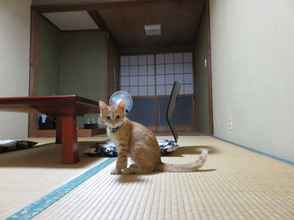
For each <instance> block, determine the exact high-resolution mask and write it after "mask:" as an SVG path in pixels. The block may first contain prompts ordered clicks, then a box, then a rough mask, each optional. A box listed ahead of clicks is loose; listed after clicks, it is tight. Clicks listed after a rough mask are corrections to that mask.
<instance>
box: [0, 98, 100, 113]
mask: <svg viewBox="0 0 294 220" xmlns="http://www.w3.org/2000/svg"><path fill="white" fill-rule="evenodd" d="M0 111H13V112H31V111H38V112H42V113H46V114H51V115H55V114H77V115H82V114H86V113H98V112H99V103H98V102H97V101H94V100H91V99H87V98H84V97H80V96H78V95H58V96H23V97H0Z"/></svg>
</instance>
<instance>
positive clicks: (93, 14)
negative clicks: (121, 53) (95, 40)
mask: <svg viewBox="0 0 294 220" xmlns="http://www.w3.org/2000/svg"><path fill="white" fill-rule="evenodd" d="M88 13H89V15H90V16H91V18H92V19H93V20H94V21H95V23H96V24H97V26H98V27H99V29H100V30H101V31H104V32H107V33H108V34H109V40H111V41H112V43H113V44H114V46H115V47H116V48H118V42H117V41H116V39H115V38H114V37H113V34H112V33H111V31H110V29H109V28H108V27H107V25H106V23H105V21H104V19H103V18H102V17H101V15H100V14H99V12H98V11H97V10H88Z"/></svg>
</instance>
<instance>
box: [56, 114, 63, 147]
mask: <svg viewBox="0 0 294 220" xmlns="http://www.w3.org/2000/svg"><path fill="white" fill-rule="evenodd" d="M61 122H62V120H61V118H60V117H57V118H56V138H55V143H56V144H62V127H61Z"/></svg>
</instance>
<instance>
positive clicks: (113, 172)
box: [110, 169, 121, 175]
mask: <svg viewBox="0 0 294 220" xmlns="http://www.w3.org/2000/svg"><path fill="white" fill-rule="evenodd" d="M110 174H111V175H120V174H121V171H120V170H117V169H114V170H112V171H111V173H110Z"/></svg>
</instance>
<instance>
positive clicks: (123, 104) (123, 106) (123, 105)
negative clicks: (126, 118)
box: [117, 100, 126, 112]
mask: <svg viewBox="0 0 294 220" xmlns="http://www.w3.org/2000/svg"><path fill="white" fill-rule="evenodd" d="M125 107H126V104H125V102H124V101H123V100H121V101H120V102H119V104H118V106H117V109H118V110H120V111H122V112H124V111H125Z"/></svg>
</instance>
